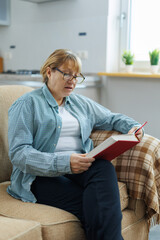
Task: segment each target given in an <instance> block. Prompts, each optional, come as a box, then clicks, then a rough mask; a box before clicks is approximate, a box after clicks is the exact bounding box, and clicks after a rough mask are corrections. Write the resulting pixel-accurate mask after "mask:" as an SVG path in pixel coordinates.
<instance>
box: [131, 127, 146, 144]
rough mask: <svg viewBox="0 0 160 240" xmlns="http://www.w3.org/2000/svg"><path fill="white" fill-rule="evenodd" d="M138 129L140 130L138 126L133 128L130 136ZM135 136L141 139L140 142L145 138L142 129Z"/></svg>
mask: <svg viewBox="0 0 160 240" xmlns="http://www.w3.org/2000/svg"><path fill="white" fill-rule="evenodd" d="M138 128H139V127H138V126H137V127H133V128H131V129H130V130H129V132H128V134H132V133H134V132H135V131H136V130H137V129H138ZM135 135H136V137H137V138H138V139H139V141H141V140H142V138H143V130H142V129H140V130H139V131H138V132H137V133H135Z"/></svg>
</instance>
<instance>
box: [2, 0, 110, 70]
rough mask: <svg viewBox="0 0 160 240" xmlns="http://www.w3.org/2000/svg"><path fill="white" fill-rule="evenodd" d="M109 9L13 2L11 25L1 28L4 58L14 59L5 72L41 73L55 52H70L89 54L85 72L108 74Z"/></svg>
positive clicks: (93, 3) (82, 2) (87, 0)
mask: <svg viewBox="0 0 160 240" xmlns="http://www.w3.org/2000/svg"><path fill="white" fill-rule="evenodd" d="M107 5H108V0H59V1H55V2H48V3H43V4H35V3H30V2H25V1H21V0H11V25H10V26H7V27H6V26H5V27H4V26H0V55H1V56H3V57H5V53H6V52H11V53H12V56H13V57H12V59H11V60H5V65H4V67H5V70H8V69H11V70H17V69H39V68H40V66H41V65H42V63H43V62H44V60H45V59H46V58H47V57H48V55H49V54H50V53H51V52H53V51H54V50H55V49H57V48H69V49H72V50H73V51H77V50H87V51H88V59H87V60H83V72H92V73H94V72H95V73H96V72H99V71H106V37H107V36H106V29H107ZM79 32H86V33H87V35H86V36H79V35H78V33H79ZM10 45H16V48H15V49H10Z"/></svg>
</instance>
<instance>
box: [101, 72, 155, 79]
mask: <svg viewBox="0 0 160 240" xmlns="http://www.w3.org/2000/svg"><path fill="white" fill-rule="evenodd" d="M98 75H99V76H109V77H127V78H160V73H157V74H152V73H149V72H132V73H126V72H99V73H98Z"/></svg>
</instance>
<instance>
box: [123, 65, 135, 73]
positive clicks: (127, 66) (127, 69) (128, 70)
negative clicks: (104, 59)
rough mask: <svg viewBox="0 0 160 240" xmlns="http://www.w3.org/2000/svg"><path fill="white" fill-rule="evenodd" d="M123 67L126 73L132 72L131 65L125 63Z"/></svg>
mask: <svg viewBox="0 0 160 240" xmlns="http://www.w3.org/2000/svg"><path fill="white" fill-rule="evenodd" d="M125 69H126V72H127V73H132V72H133V65H125Z"/></svg>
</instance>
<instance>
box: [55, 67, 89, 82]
mask: <svg viewBox="0 0 160 240" xmlns="http://www.w3.org/2000/svg"><path fill="white" fill-rule="evenodd" d="M51 69H52V70H57V71H58V72H60V73H61V74H63V80H64V81H66V80H65V79H64V76H65V75H68V76H70V77H71V79H69V80H67V81H66V82H68V81H72V80H73V78H74V79H75V80H76V81H77V79H76V78H77V77H82V78H83V80H82V81H81V82H80V83H78V84H81V83H82V82H84V80H85V77H84V76H83V74H82V73H80V76H74V75H72V74H68V73H65V72H63V71H61V70H60V69H59V68H51ZM77 82H78V81H77Z"/></svg>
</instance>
